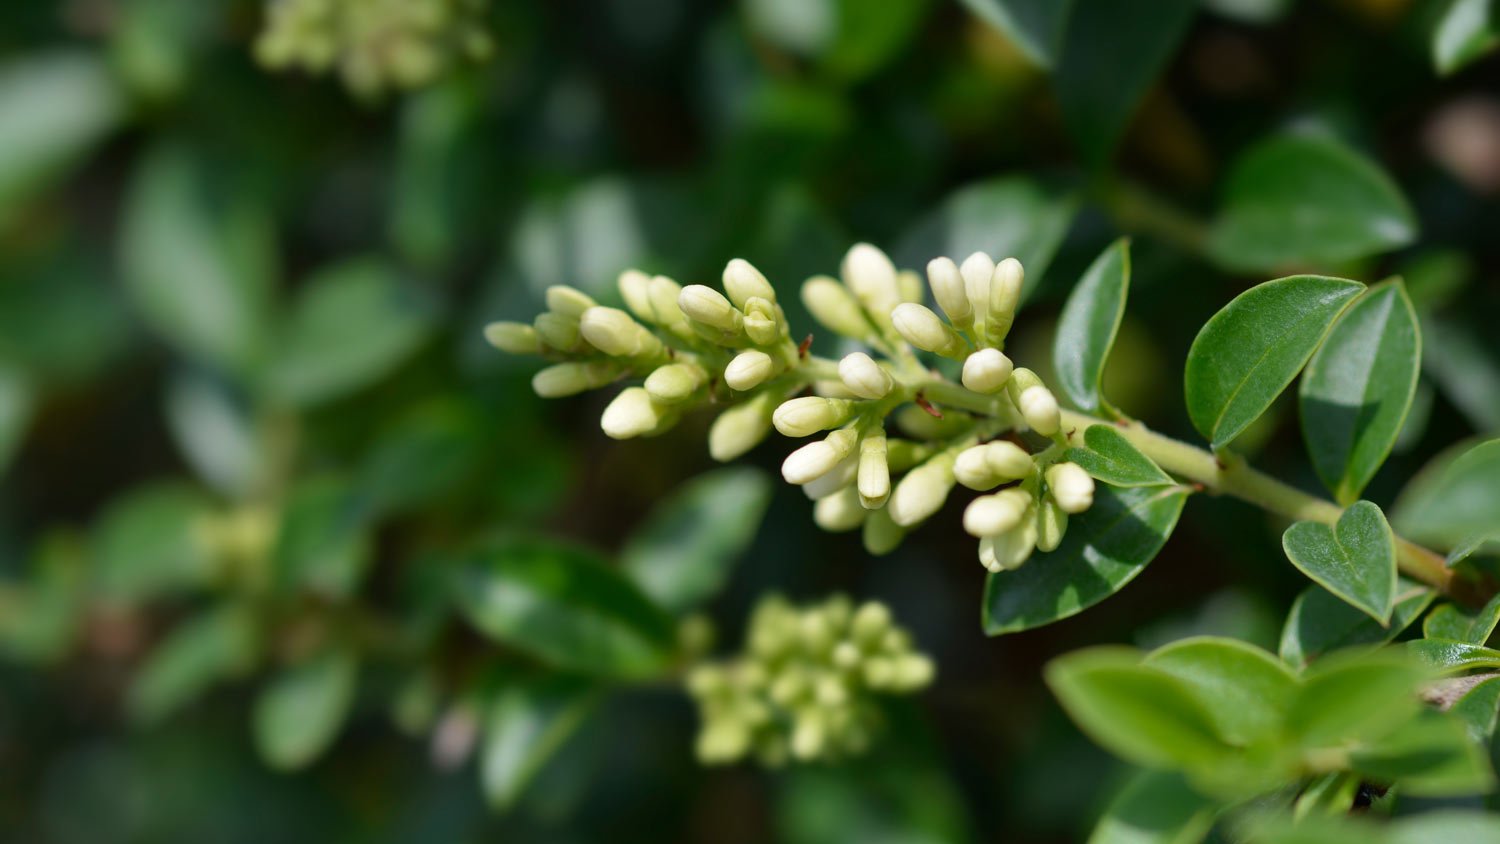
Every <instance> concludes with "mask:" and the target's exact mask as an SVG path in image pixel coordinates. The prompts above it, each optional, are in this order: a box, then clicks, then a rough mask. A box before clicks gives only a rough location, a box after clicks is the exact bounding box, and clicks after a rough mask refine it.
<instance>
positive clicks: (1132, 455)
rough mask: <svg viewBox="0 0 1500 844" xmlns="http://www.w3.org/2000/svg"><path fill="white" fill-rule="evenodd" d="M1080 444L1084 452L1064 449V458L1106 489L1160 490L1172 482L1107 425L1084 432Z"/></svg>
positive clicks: (1086, 429) (1075, 449) (1087, 429)
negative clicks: (1153, 488)
mask: <svg viewBox="0 0 1500 844" xmlns="http://www.w3.org/2000/svg"><path fill="white" fill-rule="evenodd" d="M1083 444H1084V446H1085V447H1084V448H1078V447H1077V446H1074V447H1073V448H1070V449H1068V451H1067V453H1066V455H1065V456H1066V458H1067V459H1068V460H1069V461H1071V462H1073V463H1077V464H1078V465H1079V466H1082V467H1083V468H1084V470H1085V471H1087V472H1088V473H1089V474H1090V475H1092V476H1094V477H1095V478H1098V479H1099V480H1101V481H1103V482H1105V483H1107V484H1109V485H1110V486H1117V487H1135V486H1162V485H1163V484H1170V483H1171V482H1172V479H1171V478H1170V477H1168V476H1167V473H1166V472H1163V471H1162V470H1161V467H1160V466H1158V465H1156V464H1155V463H1153V462H1151V458H1149V457H1147V456H1146V455H1144V454H1141V452H1140V450H1139V449H1137V448H1136V447H1135V446H1133V445H1131V444H1130V440H1127V439H1125V436H1124V435H1123V434H1121V433H1120V432H1119V431H1116V430H1115V429H1114V428H1113V427H1111V426H1109V425H1090V426H1088V427H1087V428H1085V429H1084V431H1083Z"/></svg>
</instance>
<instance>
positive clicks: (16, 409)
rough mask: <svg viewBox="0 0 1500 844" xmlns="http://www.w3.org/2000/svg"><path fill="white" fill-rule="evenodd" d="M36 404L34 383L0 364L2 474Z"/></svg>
mask: <svg viewBox="0 0 1500 844" xmlns="http://www.w3.org/2000/svg"><path fill="white" fill-rule="evenodd" d="M35 404H36V396H35V395H34V391H33V389H32V386H31V384H29V383H27V381H26V379H25V378H24V377H23V376H22V375H21V373H20V372H18V371H17V370H15V369H13V368H11V367H9V366H6V365H4V364H0V477H3V476H4V474H5V467H6V466H7V465H9V464H10V458H11V455H13V454H15V452H16V449H17V448H18V447H20V445H21V438H22V437H24V436H25V435H26V428H27V426H28V425H29V424H30V423H31V413H32V409H33V408H34V407H35Z"/></svg>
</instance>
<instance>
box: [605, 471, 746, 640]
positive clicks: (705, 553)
mask: <svg viewBox="0 0 1500 844" xmlns="http://www.w3.org/2000/svg"><path fill="white" fill-rule="evenodd" d="M770 502H771V482H770V479H769V478H767V477H766V475H765V473H764V472H761V471H760V470H759V469H751V468H746V467H736V468H728V469H719V470H717V471H714V472H709V473H708V474H706V475H702V476H700V477H698V478H695V479H693V480H692V481H689V482H688V483H687V484H685V485H684V486H683V488H682V489H681V490H679V491H678V492H677V493H675V494H674V495H673V496H672V497H671V498H669V499H667V500H666V501H665V502H663V503H662V504H661V505H659V506H658V507H657V508H656V509H655V510H653V511H652V513H651V516H650V518H649V519H647V521H646V523H645V524H644V525H642V526H641V528H640V530H638V531H636V533H635V534H634V535H633V536H632V537H631V538H630V540H629V541H627V542H626V543H625V549H624V550H623V551H622V552H621V564H622V565H623V566H624V569H625V571H626V573H627V574H629V575H630V576H631V577H632V578H633V579H634V580H635V582H636V584H637V585H639V586H640V587H641V591H643V592H645V593H646V594H647V595H648V596H649V597H650V598H652V599H653V600H655V601H656V602H657V603H658V604H660V605H661V606H662V607H663V608H665V609H667V610H669V611H671V612H682V611H684V610H688V609H692V608H693V607H694V606H696V605H698V604H700V603H702V602H703V601H705V600H707V599H708V598H710V597H712V596H713V595H714V594H715V593H717V592H718V591H719V590H720V589H721V588H723V586H724V582H725V581H726V580H727V579H728V578H729V572H730V569H731V567H732V566H733V565H734V563H735V561H736V560H737V559H738V558H739V556H740V555H741V554H743V553H744V551H745V548H746V546H748V545H749V544H750V542H751V540H753V539H754V538H755V530H756V528H757V527H758V526H759V525H760V520H761V517H763V516H764V515H765V512H766V505H768V504H770Z"/></svg>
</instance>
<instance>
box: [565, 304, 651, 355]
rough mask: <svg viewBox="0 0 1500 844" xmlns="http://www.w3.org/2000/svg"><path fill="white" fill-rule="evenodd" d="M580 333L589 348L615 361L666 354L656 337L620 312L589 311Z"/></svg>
mask: <svg viewBox="0 0 1500 844" xmlns="http://www.w3.org/2000/svg"><path fill="white" fill-rule="evenodd" d="M578 330H579V332H580V333H581V334H583V339H585V340H587V341H588V343H589V345H590V346H593V347H594V348H596V349H598V350H599V351H601V352H603V353H605V354H606V355H612V356H614V357H626V358H634V357H650V356H654V355H659V354H661V353H662V351H663V350H662V345H661V341H660V340H658V339H656V335H655V334H652V333H651V332H650V331H649V330H647V329H646V328H645V327H644V326H642V325H641V324H640V323H638V322H636V321H635V320H634V319H632V318H631V316H630V314H627V313H625V312H624V311H622V310H620V309H618V308H602V307H598V306H595V307H592V308H589V309H588V310H586V311H584V312H583V317H582V319H580V320H579V321H578Z"/></svg>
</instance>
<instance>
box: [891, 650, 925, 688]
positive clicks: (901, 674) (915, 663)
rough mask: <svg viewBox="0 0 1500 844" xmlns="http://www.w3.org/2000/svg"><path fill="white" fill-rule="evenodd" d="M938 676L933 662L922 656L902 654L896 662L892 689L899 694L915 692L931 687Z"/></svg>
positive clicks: (892, 677)
mask: <svg viewBox="0 0 1500 844" xmlns="http://www.w3.org/2000/svg"><path fill="white" fill-rule="evenodd" d="M936 675H937V668H936V666H934V665H933V664H932V660H931V659H928V658H927V657H926V656H923V655H922V654H902V655H901V656H900V657H897V658H896V659H895V661H894V665H893V670H892V672H891V683H890V689H891V690H892V691H897V692H914V691H916V690H917V689H921V688H926V687H927V686H928V685H931V683H932V678H933V677H934V676H936Z"/></svg>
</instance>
